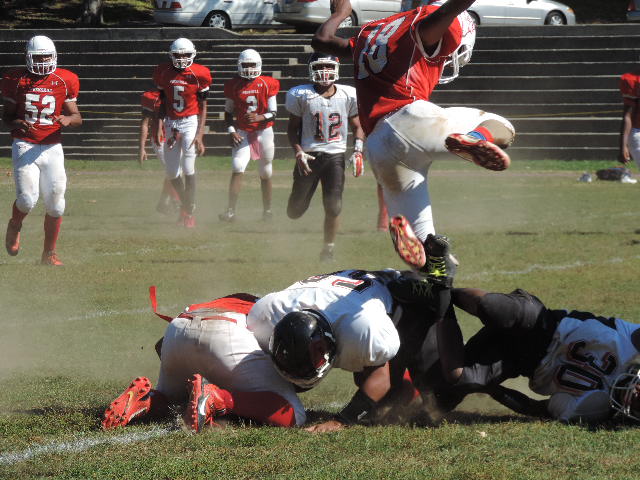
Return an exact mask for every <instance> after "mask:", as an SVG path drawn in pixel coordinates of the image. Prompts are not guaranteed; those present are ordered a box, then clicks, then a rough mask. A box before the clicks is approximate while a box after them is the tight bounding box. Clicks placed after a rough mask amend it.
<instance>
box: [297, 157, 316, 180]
mask: <svg viewBox="0 0 640 480" xmlns="http://www.w3.org/2000/svg"><path fill="white" fill-rule="evenodd" d="M315 159H316V157H314V156H313V155H309V154H308V153H304V152H303V151H299V152H298V153H296V166H297V167H298V172H300V175H304V176H307V175H309V174H310V173H311V171H312V170H311V167H310V166H309V162H310V161H311V160H315Z"/></svg>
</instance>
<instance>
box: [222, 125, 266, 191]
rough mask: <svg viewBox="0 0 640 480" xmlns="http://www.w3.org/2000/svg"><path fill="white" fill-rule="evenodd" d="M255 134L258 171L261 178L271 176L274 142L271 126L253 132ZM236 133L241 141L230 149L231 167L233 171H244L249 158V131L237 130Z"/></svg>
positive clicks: (264, 178)
mask: <svg viewBox="0 0 640 480" xmlns="http://www.w3.org/2000/svg"><path fill="white" fill-rule="evenodd" d="M254 133H255V134H256V135H257V138H256V142H257V145H256V147H257V148H258V150H259V155H260V158H259V159H258V173H259V175H260V178H261V179H262V180H268V179H269V178H271V175H272V172H273V168H272V164H273V154H274V152H275V144H274V141H273V128H272V127H269V128H265V129H264V130H258V131H256V132H254ZM238 135H240V136H241V137H242V143H240V145H238V146H235V147H233V148H232V149H231V168H232V171H233V173H244V171H245V170H246V169H247V165H249V160H251V145H249V136H250V133H249V132H247V131H245V130H238Z"/></svg>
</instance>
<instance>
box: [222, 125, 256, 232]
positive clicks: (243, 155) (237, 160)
mask: <svg viewBox="0 0 640 480" xmlns="http://www.w3.org/2000/svg"><path fill="white" fill-rule="evenodd" d="M238 134H239V135H240V136H241V137H242V142H241V143H240V144H239V145H235V146H234V147H233V148H232V149H231V179H230V180H229V200H228V204H227V210H226V212H224V213H221V214H220V215H218V218H219V219H220V221H221V222H233V221H235V219H236V206H237V204H238V197H239V196H240V190H241V189H242V180H243V178H244V172H245V170H246V169H247V165H249V160H250V159H251V154H250V148H249V142H248V140H247V132H246V131H244V130H238Z"/></svg>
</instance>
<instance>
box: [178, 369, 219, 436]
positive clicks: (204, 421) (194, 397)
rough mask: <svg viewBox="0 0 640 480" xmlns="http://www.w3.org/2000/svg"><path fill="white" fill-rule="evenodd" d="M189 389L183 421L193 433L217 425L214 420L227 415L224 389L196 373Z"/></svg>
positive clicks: (190, 381)
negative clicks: (223, 394) (223, 395)
mask: <svg viewBox="0 0 640 480" xmlns="http://www.w3.org/2000/svg"><path fill="white" fill-rule="evenodd" d="M189 389H190V393H189V402H188V403H187V408H186V410H185V411H184V413H183V414H182V419H183V420H184V423H185V425H186V426H187V428H189V430H191V431H192V432H195V433H198V432H200V431H202V429H203V428H204V427H205V426H206V425H215V424H216V423H215V422H214V419H215V418H216V417H219V416H222V415H225V414H226V413H227V405H226V403H225V401H224V398H223V397H222V391H221V390H222V389H221V388H220V387H218V386H216V385H214V384H212V383H209V382H208V381H207V379H206V378H204V377H203V376H202V375H199V374H197V373H196V374H195V375H194V376H193V378H192V379H191V380H189Z"/></svg>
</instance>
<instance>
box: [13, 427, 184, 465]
mask: <svg viewBox="0 0 640 480" xmlns="http://www.w3.org/2000/svg"><path fill="white" fill-rule="evenodd" d="M178 431H180V430H175V429H171V428H153V429H152V430H150V431H148V432H137V433H125V434H123V435H116V436H100V437H78V438H76V439H74V440H71V441H68V442H51V443H47V444H45V445H37V444H36V445H33V446H31V447H29V448H27V449H26V450H23V451H21V452H10V453H0V465H12V464H14V463H19V462H24V461H27V460H31V459H32V458H34V457H37V456H40V455H52V454H57V453H78V452H83V451H85V450H88V449H90V448H93V447H96V446H98V445H126V444H128V443H136V442H141V441H144V440H149V439H151V438H158V437H163V436H165V435H168V434H170V433H172V432H178Z"/></svg>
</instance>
